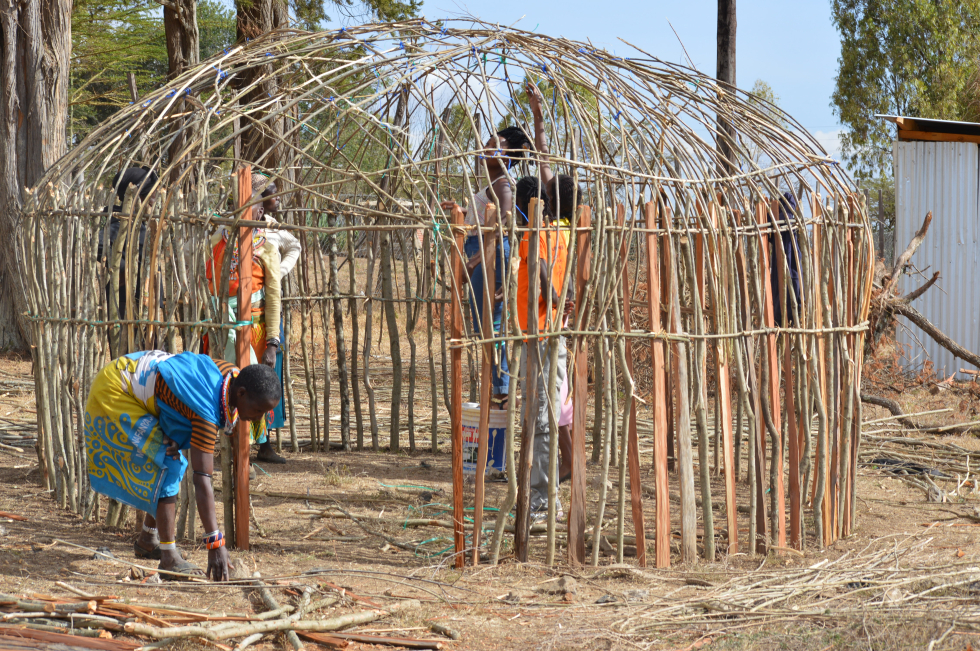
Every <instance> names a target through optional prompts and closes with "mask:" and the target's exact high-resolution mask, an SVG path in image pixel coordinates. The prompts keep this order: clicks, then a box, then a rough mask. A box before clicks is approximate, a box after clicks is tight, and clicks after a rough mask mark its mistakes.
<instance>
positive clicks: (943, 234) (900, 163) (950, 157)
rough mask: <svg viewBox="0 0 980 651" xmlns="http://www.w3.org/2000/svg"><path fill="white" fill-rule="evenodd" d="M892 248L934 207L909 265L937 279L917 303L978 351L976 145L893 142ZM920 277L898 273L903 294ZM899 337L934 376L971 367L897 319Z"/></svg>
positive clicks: (915, 364)
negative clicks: (928, 362) (937, 275)
mask: <svg viewBox="0 0 980 651" xmlns="http://www.w3.org/2000/svg"><path fill="white" fill-rule="evenodd" d="M894 157H895V248H896V252H897V251H901V250H903V249H904V248H905V247H906V246H907V245H908V243H909V242H910V241H911V240H912V237H913V236H914V235H915V232H916V231H917V230H918V229H919V228H920V227H921V226H922V221H923V220H924V219H925V216H926V213H927V212H929V211H932V217H933V219H932V225H931V226H930V227H929V233H928V235H926V239H925V241H924V242H923V244H922V246H921V247H919V250H918V251H916V253H915V255H914V256H913V257H912V264H913V265H914V266H915V267H916V268H918V269H919V270H920V271H922V272H923V275H924V276H925V277H926V278H928V277H930V276H932V274H933V273H934V272H936V271H939V272H940V274H941V275H940V278H939V282H937V283H936V285H935V286H934V287H932V288H931V289H929V291H927V292H926V293H925V294H923V295H922V296H921V297H920V298H918V299H916V301H915V303H914V305H915V307H916V309H918V310H919V311H920V312H922V313H923V314H924V315H925V316H926V318H928V319H929V320H930V321H931V322H932V323H934V324H935V325H936V326H937V327H938V328H939V329H940V330H942V331H943V332H945V333H946V334H947V335H949V336H950V337H951V338H952V339H953V340H954V341H956V342H957V343H959V344H960V345H962V346H963V347H965V348H966V349H968V350H971V351H980V277H978V272H980V268H978V263H977V257H978V255H977V254H978V230H980V212H978V196H980V195H978V190H980V188H978V176H980V147H978V145H977V144H974V143H969V142H923V141H912V142H908V141H904V142H903V141H896V142H895V144H894ZM924 281H925V278H920V277H917V276H915V275H913V276H911V277H909V276H903V278H902V280H901V284H900V291H901V293H902V294H906V293H908V292H909V291H911V290H912V289H914V288H915V287H917V286H918V285H920V284H922V283H923V282H924ZM899 320H900V322H901V323H902V324H904V325H906V326H908V327H907V328H902V327H899V332H898V341H899V343H900V344H903V345H905V346H906V351H907V352H906V355H907V357H908V363H907V365H908V366H909V367H911V368H921V367H922V365H923V363H924V362H925V361H926V360H931V361H932V363H933V365H934V368H935V370H936V372H937V374H940V375H943V374H945V376H946V377H948V376H949V375H950V374H952V373H957V374H959V371H960V369H961V368H967V369H973V368H974V367H972V366H971V365H969V364H967V363H966V362H964V361H962V360H960V359H957V358H955V357H954V356H953V354H952V353H950V352H948V351H947V350H946V349H945V348H942V347H941V346H940V345H939V344H937V343H936V342H935V341H933V340H932V339H931V338H930V337H929V336H928V335H926V334H924V333H923V332H921V331H920V330H919V329H918V328H916V327H915V326H913V325H912V324H911V323H909V322H908V321H907V320H906V319H904V318H902V317H899Z"/></svg>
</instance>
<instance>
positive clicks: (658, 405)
mask: <svg viewBox="0 0 980 651" xmlns="http://www.w3.org/2000/svg"><path fill="white" fill-rule="evenodd" d="M643 214H644V218H645V220H646V227H647V229H649V230H650V232H647V234H646V237H647V310H648V314H649V319H650V332H660V331H662V330H663V324H662V323H661V320H660V260H659V258H658V254H657V248H658V247H657V236H656V234H654V233H653V232H652V230H653V229H654V228H656V220H657V204H655V203H654V202H652V201H651V202H648V203H647V204H646V205H644V206H643ZM650 347H651V349H652V351H651V352H652V354H651V355H650V360H651V362H652V364H653V387H652V393H653V474H654V486H655V487H656V495H657V498H656V499H657V528H656V533H655V536H656V537H655V541H656V548H655V552H654V553H655V555H656V561H655V562H656V566H657V567H659V568H664V567H670V499H669V494H668V490H669V489H668V486H667V404H666V403H667V374H666V370H665V368H664V357H665V354H666V348H667V346H666V342H665V341H664V340H663V339H651V340H650Z"/></svg>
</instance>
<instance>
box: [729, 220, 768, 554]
mask: <svg viewBox="0 0 980 651" xmlns="http://www.w3.org/2000/svg"><path fill="white" fill-rule="evenodd" d="M732 216H733V217H734V219H735V223H736V225H741V212H740V211H738V210H735V211H733V213H732ZM739 237H741V236H739ZM741 244H742V245H741V246H739V247H738V248H737V249H736V251H735V267H736V272H737V274H738V286H739V289H740V291H741V294H742V305H743V306H744V309H745V322H744V323H745V326H746V327H747V328H748V327H750V326H751V325H752V312H751V307H750V306H751V305H752V304H753V302H754V301H752V300H751V298H750V296H751V295H750V292H749V278H748V265H747V262H746V259H745V248H746V247H745V246H744V242H742V243H741ZM745 353H746V355H745V358H746V364H747V371H748V376H749V391H750V393H751V394H752V395H751V399H752V409H753V410H754V411H755V419H754V420H755V431H752V432H749V436H753V437H755V440H754V443H753V445H754V446H755V463H754V466H753V469H752V471H753V473H754V475H755V522H750V524H749V527H750V528H749V530H750V531H751V530H752V527H754V528H755V535H754V539H755V540H754V543H755V544H754V545H752V546H751V547H752V548H754V549H755V551H756V553H757V554H765V553H766V541H767V536H766V528H767V526H766V522H767V518H766V479H765V477H766V424H765V422H764V420H763V416H762V396H761V393H762V392H761V390H760V387H759V378H758V376H757V374H756V366H755V361H754V360H755V342H754V340H753V339H752V338H751V337H750V338H748V339H746V341H745Z"/></svg>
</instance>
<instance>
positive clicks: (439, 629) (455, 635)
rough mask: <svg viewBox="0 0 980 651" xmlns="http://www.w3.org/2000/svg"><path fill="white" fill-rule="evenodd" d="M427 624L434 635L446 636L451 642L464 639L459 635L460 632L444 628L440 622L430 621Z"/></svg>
mask: <svg viewBox="0 0 980 651" xmlns="http://www.w3.org/2000/svg"><path fill="white" fill-rule="evenodd" d="M426 624H427V625H428V627H429V629H430V630H431V631H432V632H433V633H441V634H443V635H445V636H446V637H448V638H449V639H450V640H458V639H460V638H461V637H462V636H461V635H460V634H459V631H457V630H455V629H452V628H449V627H448V626H443V625H442V624H440V623H438V622H433V621H428V622H426Z"/></svg>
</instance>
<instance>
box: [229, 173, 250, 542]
mask: <svg viewBox="0 0 980 651" xmlns="http://www.w3.org/2000/svg"><path fill="white" fill-rule="evenodd" d="M251 201H252V167H251V166H250V165H245V166H244V167H241V168H239V170H238V208H239V210H241V209H242V208H244V207H245V206H247V205H248V204H249V203H251ZM247 218H248V219H251V218H252V215H251V211H250V214H249V215H248V216H247ZM227 254H228V253H226V255H227ZM238 320H239V321H247V322H248V324H247V325H245V326H242V327H241V328H239V330H238V335H237V336H236V338H235V354H236V357H237V359H238V368H245V367H246V366H248V365H249V363H250V362H251V347H252V325H251V324H252V227H251V226H243V227H241V228H239V229H238ZM250 429H251V424H250V423H248V422H247V421H244V420H242V419H239V420H238V426H237V427H236V429H235V546H236V547H237V548H238V549H242V550H247V549H248V527H249V522H248V515H249V490H248V452H249V445H250V443H251V441H250Z"/></svg>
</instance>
